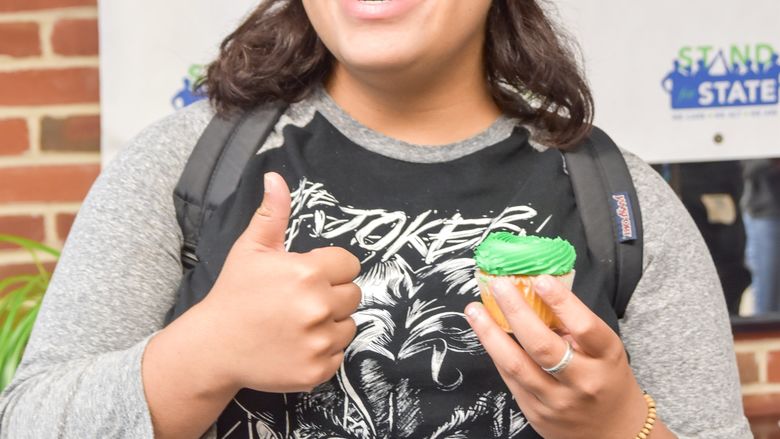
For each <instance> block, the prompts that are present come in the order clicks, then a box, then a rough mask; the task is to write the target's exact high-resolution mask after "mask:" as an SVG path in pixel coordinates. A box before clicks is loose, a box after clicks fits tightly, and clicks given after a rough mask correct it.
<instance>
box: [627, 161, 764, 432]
mask: <svg viewBox="0 0 780 439" xmlns="http://www.w3.org/2000/svg"><path fill="white" fill-rule="evenodd" d="M625 156H626V161H627V162H628V165H629V169H630V171H631V174H632V176H633V180H634V184H635V186H636V189H637V195H638V196H639V204H640V208H641V212H642V216H643V218H642V220H643V225H644V237H645V247H644V264H643V265H644V271H643V273H642V278H641V279H640V281H639V284H638V285H637V287H636V290H635V291H634V294H633V296H632V298H631V301H630V302H629V304H628V308H627V310H626V314H625V316H624V319H623V320H621V321H620V330H621V336H622V338H623V342H624V344H625V346H626V349H627V351H628V353H629V354H630V356H631V366H632V368H633V370H634V373H635V375H636V377H637V379H638V381H639V384H640V386H642V388H643V389H644V390H645V391H647V392H648V393H649V394H650V395H652V396H653V397H654V398H655V399H656V401H657V404H658V414H659V416H660V418H661V419H663V421H664V422H665V423H666V424H667V425H668V427H669V428H670V429H671V430H672V431H673V432H675V433H676V434H677V435H678V437H679V438H680V439H688V438H691V439H692V438H711V439H716V438H717V439H741V438H752V437H753V436H752V434H751V432H750V428H749V426H748V423H747V420H746V418H745V416H744V414H743V409H742V398H741V389H740V383H739V374H738V372H737V366H736V358H735V354H734V346H733V336H732V334H731V325H730V322H729V316H728V312H727V311H726V305H725V300H724V297H723V291H722V289H721V286H720V282H719V280H718V276H717V273H716V271H715V266H714V265H713V263H712V259H711V257H710V254H709V252H708V251H707V247H706V245H705V244H704V241H703V239H702V237H701V234H700V233H699V231H698V229H697V228H696V226H695V224H694V223H693V220H692V219H691V217H690V216H689V215H688V212H687V211H686V209H685V207H684V206H683V205H682V203H681V202H680V201H679V200H678V198H677V197H676V196H675V194H674V192H673V191H672V190H671V189H670V188H669V186H668V185H667V184H666V183H665V182H664V181H663V179H662V178H661V177H660V176H659V175H658V174H657V173H655V172H654V171H653V170H652V169H651V168H650V167H649V166H647V165H646V164H645V163H644V162H642V161H641V160H640V159H639V158H637V157H636V156H634V155H631V154H629V153H625Z"/></svg>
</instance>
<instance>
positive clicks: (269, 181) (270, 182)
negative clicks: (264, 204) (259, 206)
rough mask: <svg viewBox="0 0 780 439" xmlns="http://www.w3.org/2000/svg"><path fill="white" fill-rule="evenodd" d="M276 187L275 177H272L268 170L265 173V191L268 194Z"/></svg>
mask: <svg viewBox="0 0 780 439" xmlns="http://www.w3.org/2000/svg"><path fill="white" fill-rule="evenodd" d="M273 188H274V179H273V178H271V173H270V172H266V173H265V175H263V192H265V193H266V194H267V193H269V192H271V191H272V190H273Z"/></svg>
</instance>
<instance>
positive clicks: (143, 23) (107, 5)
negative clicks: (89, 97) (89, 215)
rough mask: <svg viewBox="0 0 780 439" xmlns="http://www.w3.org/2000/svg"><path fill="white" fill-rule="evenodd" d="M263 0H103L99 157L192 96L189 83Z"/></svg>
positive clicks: (113, 151)
mask: <svg viewBox="0 0 780 439" xmlns="http://www.w3.org/2000/svg"><path fill="white" fill-rule="evenodd" d="M259 2H260V0H230V1H226V2H223V1H215V0H164V1H157V0H133V1H115V0H100V2H99V11H100V94H101V123H102V142H101V148H102V153H103V154H102V157H103V163H104V164H105V163H107V162H108V161H109V160H110V159H111V158H113V157H114V156H115V155H116V152H117V151H118V150H119V148H121V147H122V146H124V145H125V144H126V143H127V142H128V141H129V140H130V139H131V138H132V137H133V136H135V135H136V134H138V132H139V131H141V130H142V129H143V128H144V127H146V126H148V125H149V124H151V123H153V122H154V121H156V120H159V119H161V118H163V117H165V116H166V115H168V114H171V113H172V112H173V111H175V109H176V108H179V107H181V106H182V105H185V104H187V103H189V102H191V101H192V100H193V99H195V98H196V97H195V96H193V95H192V84H193V82H194V81H195V80H196V79H197V78H198V76H199V75H200V74H201V70H202V67H203V65H205V64H206V63H208V62H210V61H211V60H213V59H214V58H215V57H216V55H217V53H218V49H219V44H220V43H221V42H222V40H223V39H224V38H225V37H226V36H227V35H228V34H229V33H230V32H231V31H232V30H233V29H235V28H236V27H238V25H239V24H240V23H241V21H242V19H243V18H244V17H245V16H246V15H247V14H248V13H249V12H251V10H252V9H254V8H255V7H256V6H257V4H259Z"/></svg>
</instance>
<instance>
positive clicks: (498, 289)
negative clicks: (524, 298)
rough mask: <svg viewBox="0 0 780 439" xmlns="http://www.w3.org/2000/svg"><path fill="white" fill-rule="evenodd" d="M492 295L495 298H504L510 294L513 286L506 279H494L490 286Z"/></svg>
mask: <svg viewBox="0 0 780 439" xmlns="http://www.w3.org/2000/svg"><path fill="white" fill-rule="evenodd" d="M491 287H492V290H493V294H495V295H497V296H506V295H509V294H512V290H513V289H515V286H514V285H513V284H512V282H510V281H509V280H508V279H496V280H494V281H493V283H492V284H491Z"/></svg>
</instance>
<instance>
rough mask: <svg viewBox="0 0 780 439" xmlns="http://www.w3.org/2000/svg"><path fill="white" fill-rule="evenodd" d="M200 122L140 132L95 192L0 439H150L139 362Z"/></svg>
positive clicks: (175, 253) (166, 299)
mask: <svg viewBox="0 0 780 439" xmlns="http://www.w3.org/2000/svg"><path fill="white" fill-rule="evenodd" d="M210 112H211V110H210V109H209V107H208V106H207V105H205V104H196V105H195V106H193V107H190V108H188V109H185V110H183V111H181V112H178V113H176V114H174V115H172V116H170V117H168V118H167V119H164V120H162V121H161V122H158V123H157V124H155V125H153V126H151V127H150V128H147V129H146V130H144V131H143V132H142V133H141V134H140V135H139V136H137V137H136V138H135V139H134V140H133V141H132V142H131V143H130V144H129V145H128V146H127V147H126V148H125V149H124V150H123V151H122V152H121V153H120V155H119V156H118V157H117V158H116V159H115V160H114V161H113V162H112V163H111V164H110V165H109V166H108V167H107V168H106V169H105V170H104V171H103V172H102V173H101V175H100V177H99V178H98V179H97V181H96V182H95V184H94V185H93V187H92V189H91V190H90V192H89V195H88V196H87V198H86V199H85V201H84V203H83V205H82V207H81V210H80V211H79V214H78V216H77V218H76V221H75V223H74V224H73V228H72V230H71V233H70V236H69V237H68V241H67V243H66V244H65V248H64V249H63V252H62V257H61V259H60V261H59V263H58V264H57V268H56V270H55V273H54V275H53V277H52V280H51V283H50V285H49V288H48V290H47V292H46V295H45V297H44V300H43V306H42V308H41V311H40V314H39V316H38V320H37V322H36V324H35V328H34V330H33V332H32V335H31V339H30V342H29V344H28V346H27V349H26V352H25V354H24V358H23V360H22V364H21V365H20V368H19V369H18V371H17V374H16V376H15V377H14V380H13V382H12V383H11V384H10V385H9V386H8V388H7V389H6V390H5V392H4V393H3V395H2V398H0V438H2V439H5V438H13V439H24V438H45V437H61V438H87V437H91V438H98V437H104V438H108V437H111V438H151V437H152V424H151V419H150V415H149V410H148V406H147V403H146V399H145V397H144V391H143V383H142V379H141V360H142V356H143V352H144V348H145V346H146V342H147V340H148V339H149V338H150V336H151V335H152V334H154V333H155V332H156V331H157V330H159V329H160V328H161V327H162V324H163V319H164V316H165V313H166V312H167V311H168V309H169V307H170V306H171V304H172V303H173V301H174V297H175V292H176V289H177V287H178V284H179V281H180V277H181V264H180V260H179V249H180V245H181V232H180V230H179V226H178V224H177V222H176V218H175V213H174V207H173V199H172V193H173V192H172V191H173V188H174V187H175V185H176V182H177V180H178V178H179V175H180V174H181V171H182V169H183V167H184V164H185V163H186V160H187V157H188V156H189V153H190V152H191V149H192V146H193V145H194V144H195V142H196V141H197V138H198V136H199V134H200V132H201V131H202V130H203V128H205V126H206V124H207V123H208V120H209V119H210V117H211V115H210Z"/></svg>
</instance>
